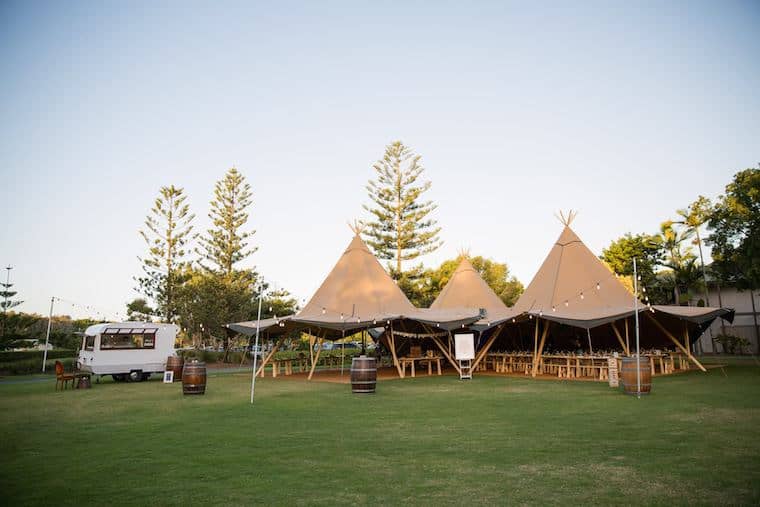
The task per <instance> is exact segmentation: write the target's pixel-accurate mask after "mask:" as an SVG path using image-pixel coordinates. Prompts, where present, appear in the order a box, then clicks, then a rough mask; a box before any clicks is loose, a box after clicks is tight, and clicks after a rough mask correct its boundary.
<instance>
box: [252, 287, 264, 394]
mask: <svg viewBox="0 0 760 507" xmlns="http://www.w3.org/2000/svg"><path fill="white" fill-rule="evenodd" d="M262 299H264V280H261V282H260V283H259V312H258V316H257V317H256V342H255V344H254V346H253V371H252V372H251V405H253V393H254V391H255V390H256V359H257V358H258V355H257V352H258V350H259V326H260V325H261V301H262Z"/></svg>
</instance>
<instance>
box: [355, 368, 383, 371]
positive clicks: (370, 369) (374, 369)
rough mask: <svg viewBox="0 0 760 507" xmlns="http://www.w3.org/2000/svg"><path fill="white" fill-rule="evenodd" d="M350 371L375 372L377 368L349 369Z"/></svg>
mask: <svg viewBox="0 0 760 507" xmlns="http://www.w3.org/2000/svg"><path fill="white" fill-rule="evenodd" d="M351 371H377V368H351Z"/></svg>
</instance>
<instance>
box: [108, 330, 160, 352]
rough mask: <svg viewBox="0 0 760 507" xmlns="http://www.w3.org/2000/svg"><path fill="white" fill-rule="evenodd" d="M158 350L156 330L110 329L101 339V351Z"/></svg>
mask: <svg viewBox="0 0 760 507" xmlns="http://www.w3.org/2000/svg"><path fill="white" fill-rule="evenodd" d="M153 348H156V329H124V328H122V329H118V328H108V329H106V330H105V332H104V333H103V334H102V335H101V337H100V350H112V349H121V350H123V349H153Z"/></svg>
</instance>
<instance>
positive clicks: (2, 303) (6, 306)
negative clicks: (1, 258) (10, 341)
mask: <svg viewBox="0 0 760 507" xmlns="http://www.w3.org/2000/svg"><path fill="white" fill-rule="evenodd" d="M5 269H6V276H5V283H0V287H2V290H0V307H2V310H3V315H2V318H3V321H2V323H1V324H0V328H2V329H1V330H0V336H2V338H5V321H6V318H7V315H6V312H7V311H8V310H10V309H11V308H15V307H17V306H18V305H20V304H21V303H23V301H14V300H13V299H11V298H12V297H13V296H15V295H16V294H18V293H17V292H16V291H15V290H13V284H12V283H11V269H13V268H12V267H11V266H8V267H7V268H5ZM3 341H4V340H3Z"/></svg>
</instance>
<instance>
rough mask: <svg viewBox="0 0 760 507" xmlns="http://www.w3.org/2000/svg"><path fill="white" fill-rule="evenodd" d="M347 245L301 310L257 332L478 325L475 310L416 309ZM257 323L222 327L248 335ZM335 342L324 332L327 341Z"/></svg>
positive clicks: (357, 245)
mask: <svg viewBox="0 0 760 507" xmlns="http://www.w3.org/2000/svg"><path fill="white" fill-rule="evenodd" d="M355 232H356V234H355V235H354V237H353V239H352V240H351V243H349V245H348V248H346V250H345V251H344V252H343V255H341V257H340V259H338V262H337V263H336V264H335V266H334V267H333V269H332V270H331V271H330V273H329V274H328V275H327V277H326V278H325V280H324V281H323V282H322V285H320V287H319V288H318V289H317V291H316V292H315V293H314V295H313V296H312V297H311V299H310V300H309V302H308V303H306V306H304V308H303V309H302V310H301V311H299V312H298V313H297V314H295V315H287V316H283V317H280V318H277V319H263V320H261V321H260V322H258V327H259V330H264V331H267V332H268V333H269V334H270V335H279V334H285V333H288V332H290V331H293V330H297V329H303V328H307V327H313V328H318V329H323V330H334V331H340V332H343V331H351V330H355V329H364V328H367V327H371V326H375V325H379V326H382V325H383V324H387V323H389V322H390V321H395V320H404V321H405V322H406V327H409V326H412V327H413V326H414V322H417V323H423V324H428V325H430V326H433V327H440V328H444V329H449V328H454V327H460V326H462V325H467V324H471V323H472V322H474V321H476V320H478V310H477V309H472V308H462V309H438V310H435V309H427V308H415V307H414V305H412V303H411V302H410V301H409V300H408V299H407V297H406V296H405V295H404V293H403V292H402V291H401V289H400V288H399V287H398V285H396V283H395V282H394V281H393V279H392V278H391V277H390V275H388V273H387V272H386V271H385V269H383V267H382V266H381V265H380V262H379V261H378V260H377V258H376V257H375V256H374V255H373V254H372V252H370V250H369V248H367V245H366V244H365V243H364V241H363V240H362V239H361V237H360V236H359V234H358V231H355ZM256 324H257V322H256V321H247V322H236V323H231V324H228V325H227V327H228V328H229V329H231V330H233V331H236V332H239V333H244V334H249V335H250V334H253V333H254V332H255V330H256ZM336 336H337V337H340V334H337V335H336V334H335V333H329V335H328V337H336Z"/></svg>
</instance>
